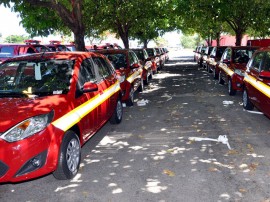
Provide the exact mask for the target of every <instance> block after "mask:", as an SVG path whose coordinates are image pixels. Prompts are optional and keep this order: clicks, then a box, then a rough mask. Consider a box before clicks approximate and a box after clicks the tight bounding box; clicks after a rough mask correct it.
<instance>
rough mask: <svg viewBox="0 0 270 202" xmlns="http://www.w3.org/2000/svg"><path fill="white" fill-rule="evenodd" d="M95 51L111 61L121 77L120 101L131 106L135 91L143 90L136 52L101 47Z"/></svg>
mask: <svg viewBox="0 0 270 202" xmlns="http://www.w3.org/2000/svg"><path fill="white" fill-rule="evenodd" d="M95 52H97V53H101V54H103V55H105V56H106V57H108V59H109V60H110V61H111V63H112V64H113V66H114V67H115V69H116V72H117V74H118V76H119V77H120V78H121V89H122V93H123V96H122V101H123V102H125V103H126V104H127V105H128V106H132V105H133V102H134V93H135V91H137V90H138V91H139V92H142V91H143V78H142V72H143V67H142V65H141V64H140V62H139V59H138V57H137V56H136V54H135V53H134V52H133V51H132V50H128V49H103V50H96V51H95Z"/></svg>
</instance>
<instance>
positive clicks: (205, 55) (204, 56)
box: [202, 46, 213, 70]
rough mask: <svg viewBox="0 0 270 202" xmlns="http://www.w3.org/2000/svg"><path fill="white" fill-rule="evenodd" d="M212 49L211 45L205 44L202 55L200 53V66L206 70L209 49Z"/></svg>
mask: <svg viewBox="0 0 270 202" xmlns="http://www.w3.org/2000/svg"><path fill="white" fill-rule="evenodd" d="M212 50H213V46H207V47H206V49H205V51H204V53H203V55H202V67H203V68H205V69H206V70H208V65H209V62H210V61H209V59H210V54H211V51H212Z"/></svg>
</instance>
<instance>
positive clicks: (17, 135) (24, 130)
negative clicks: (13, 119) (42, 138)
mask: <svg viewBox="0 0 270 202" xmlns="http://www.w3.org/2000/svg"><path fill="white" fill-rule="evenodd" d="M53 115H54V112H53V111H51V112H50V113H48V114H43V115H39V116H34V117H31V118H29V119H26V120H24V121H22V122H20V123H18V124H17V125H15V126H13V127H12V128H11V129H9V130H8V131H6V132H5V133H3V134H2V135H1V136H0V138H2V139H4V140H6V141H7V142H16V141H19V140H22V139H25V138H27V137H29V136H31V135H34V134H36V133H38V132H40V131H42V130H44V129H45V128H46V126H47V125H48V124H49V123H50V122H51V121H52V119H53Z"/></svg>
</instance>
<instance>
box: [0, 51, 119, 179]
mask: <svg viewBox="0 0 270 202" xmlns="http://www.w3.org/2000/svg"><path fill="white" fill-rule="evenodd" d="M0 81H1V82H0V98H1V99H0V110H1V116H0V122H1V124H0V168H1V170H0V171H1V172H0V182H18V181H23V180H29V179H33V178H37V177H39V176H43V175H46V174H48V173H51V172H53V175H54V177H55V178H57V179H71V178H73V177H74V176H75V175H76V174H77V173H78V170H79V166H80V161H81V146H82V145H83V144H84V143H85V142H86V141H87V140H89V139H90V137H91V136H92V135H94V134H95V133H96V132H97V131H98V130H99V129H100V128H101V127H102V126H103V125H104V124H105V123H106V122H107V121H108V120H110V121H111V123H120V122H121V120H122V103H121V91H120V84H119V81H118V79H117V77H116V74H115V72H114V68H113V67H112V65H111V63H110V62H109V61H108V60H107V58H106V57H104V56H102V55H100V54H96V53H89V52H80V53H78V52H76V53H74V52H57V53H52V52H50V53H46V52H45V53H40V54H32V55H29V56H23V57H16V58H13V59H9V60H7V61H5V62H4V63H3V64H1V65H0ZM14 114H16V116H15V115H14ZM7 120H8V121H7Z"/></svg>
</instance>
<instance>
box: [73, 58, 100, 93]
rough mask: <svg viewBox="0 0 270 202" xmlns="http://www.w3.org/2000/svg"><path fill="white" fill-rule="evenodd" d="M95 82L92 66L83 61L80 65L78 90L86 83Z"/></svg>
mask: <svg viewBox="0 0 270 202" xmlns="http://www.w3.org/2000/svg"><path fill="white" fill-rule="evenodd" d="M89 81H90V82H96V81H97V79H96V75H95V70H94V67H93V64H92V63H91V62H90V61H89V60H88V59H86V60H84V61H83V62H82V64H81V68H80V73H79V78H78V88H82V86H83V85H84V83H86V82H89Z"/></svg>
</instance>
